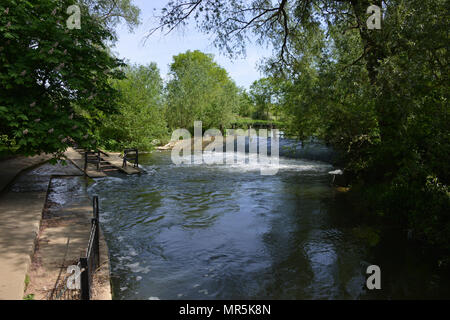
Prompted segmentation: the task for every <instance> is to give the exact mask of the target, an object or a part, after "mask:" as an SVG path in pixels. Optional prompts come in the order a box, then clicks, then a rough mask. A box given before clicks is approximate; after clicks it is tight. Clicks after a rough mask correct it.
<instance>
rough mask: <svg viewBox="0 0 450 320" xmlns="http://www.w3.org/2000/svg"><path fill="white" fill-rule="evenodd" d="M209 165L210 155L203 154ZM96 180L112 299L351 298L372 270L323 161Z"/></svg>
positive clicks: (153, 162) (155, 159)
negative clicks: (266, 169) (264, 170)
mask: <svg viewBox="0 0 450 320" xmlns="http://www.w3.org/2000/svg"><path fill="white" fill-rule="evenodd" d="M206 156H208V157H212V156H213V155H210V154H208V155H206ZM141 162H142V164H143V168H144V169H145V170H146V171H147V172H148V174H144V175H140V176H137V175H136V176H117V177H108V178H101V179H97V180H96V183H95V184H93V185H92V186H91V187H90V188H89V192H90V193H91V194H92V195H93V194H98V195H99V198H100V207H101V222H102V225H103V228H104V230H105V233H106V236H107V239H108V245H109V249H110V256H111V266H112V277H113V278H112V279H113V290H114V295H115V297H116V298H119V299H156V298H159V299H258V298H259V299H267V298H271V299H337V298H339V299H356V298H363V297H364V295H366V294H367V292H366V291H365V289H364V286H365V279H366V276H365V270H366V267H367V266H368V265H369V264H376V262H377V261H367V260H369V259H371V258H370V257H369V256H368V254H367V248H366V247H365V246H364V245H362V244H361V243H360V241H358V240H356V239H355V238H354V237H353V236H352V234H351V228H352V227H353V226H354V224H352V222H345V223H344V222H342V221H341V219H340V218H339V215H341V214H345V210H346V208H345V205H340V206H339V205H337V204H336V201H337V200H336V197H335V193H334V191H333V190H332V188H331V187H330V186H329V175H328V173H327V172H328V171H329V170H331V169H332V167H331V166H330V165H328V164H326V163H323V162H316V161H306V160H298V159H286V158H281V159H280V171H279V173H278V174H277V175H274V176H262V175H260V172H259V167H258V166H251V165H248V164H235V165H204V164H203V165H181V166H175V165H173V164H172V163H171V160H170V153H169V152H155V153H152V154H151V155H148V156H146V157H143V159H142V160H141Z"/></svg>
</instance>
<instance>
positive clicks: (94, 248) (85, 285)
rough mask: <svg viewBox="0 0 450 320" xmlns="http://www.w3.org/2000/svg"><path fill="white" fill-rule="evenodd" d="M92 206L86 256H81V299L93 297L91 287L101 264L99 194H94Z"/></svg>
mask: <svg viewBox="0 0 450 320" xmlns="http://www.w3.org/2000/svg"><path fill="white" fill-rule="evenodd" d="M92 208H93V212H94V218H92V220H91V232H90V235H89V242H88V247H87V250H86V256H85V257H81V258H80V268H81V275H80V287H81V300H90V299H91V296H92V293H91V288H92V280H93V276H94V272H95V271H96V270H97V268H98V267H99V266H100V226H99V208H98V197H97V196H94V199H93V204H92Z"/></svg>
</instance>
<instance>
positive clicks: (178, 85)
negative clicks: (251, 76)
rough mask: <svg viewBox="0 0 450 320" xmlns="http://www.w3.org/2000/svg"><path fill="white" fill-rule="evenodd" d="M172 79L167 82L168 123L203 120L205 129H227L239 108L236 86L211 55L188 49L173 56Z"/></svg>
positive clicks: (183, 125) (182, 124) (188, 125)
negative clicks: (234, 112)
mask: <svg viewBox="0 0 450 320" xmlns="http://www.w3.org/2000/svg"><path fill="white" fill-rule="evenodd" d="M170 76H171V80H170V81H169V83H168V84H167V90H168V101H167V104H168V109H167V119H168V123H169V126H170V127H171V128H172V129H174V128H193V126H194V121H197V120H201V121H203V126H204V127H205V128H212V127H216V128H220V127H222V128H224V127H226V126H227V125H229V124H230V122H231V121H232V120H233V110H235V109H237V105H238V96H237V87H236V85H235V84H234V82H233V81H232V80H231V79H230V77H229V76H228V74H227V72H226V71H225V69H223V68H221V67H220V66H219V65H217V64H216V63H215V62H214V60H213V56H212V55H207V54H204V53H202V52H200V51H197V50H196V51H187V52H186V53H181V54H179V55H177V56H174V57H173V63H172V64H171V65H170Z"/></svg>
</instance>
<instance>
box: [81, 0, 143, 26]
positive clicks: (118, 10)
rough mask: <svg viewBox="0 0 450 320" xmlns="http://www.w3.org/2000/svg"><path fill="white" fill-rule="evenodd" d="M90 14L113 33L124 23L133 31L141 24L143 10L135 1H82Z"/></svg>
mask: <svg viewBox="0 0 450 320" xmlns="http://www.w3.org/2000/svg"><path fill="white" fill-rule="evenodd" d="M80 2H81V4H83V5H84V6H86V7H87V9H88V10H89V12H90V14H91V15H92V16H93V17H95V18H96V19H98V20H99V21H100V22H101V23H102V24H103V25H104V26H105V27H106V28H107V29H108V30H109V31H110V32H111V33H114V32H115V31H114V30H115V27H116V26H117V25H118V24H119V23H120V22H122V21H124V22H125V23H126V25H127V26H128V30H129V31H130V32H131V31H133V30H134V29H135V28H136V27H137V26H138V25H139V24H140V23H141V22H140V19H139V15H140V12H141V10H140V9H139V7H137V6H135V5H134V4H133V0H80Z"/></svg>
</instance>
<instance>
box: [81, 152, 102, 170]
mask: <svg viewBox="0 0 450 320" xmlns="http://www.w3.org/2000/svg"><path fill="white" fill-rule="evenodd" d="M101 161H102V158H101V156H100V151H98V150H97V151H86V152H85V153H84V171H86V170H87V167H88V164H89V163H93V164H95V165H96V166H97V171H99V170H100V163H101Z"/></svg>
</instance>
